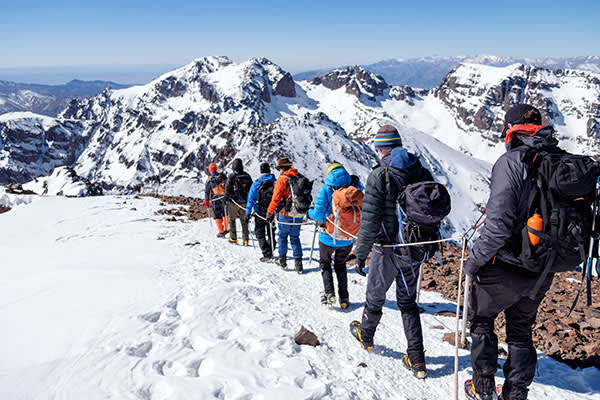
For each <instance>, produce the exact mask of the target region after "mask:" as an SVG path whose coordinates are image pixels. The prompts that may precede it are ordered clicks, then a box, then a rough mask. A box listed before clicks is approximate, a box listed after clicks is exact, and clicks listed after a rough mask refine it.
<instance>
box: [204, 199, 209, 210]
mask: <svg viewBox="0 0 600 400" xmlns="http://www.w3.org/2000/svg"><path fill="white" fill-rule="evenodd" d="M204 208H210V201H208V200H204Z"/></svg>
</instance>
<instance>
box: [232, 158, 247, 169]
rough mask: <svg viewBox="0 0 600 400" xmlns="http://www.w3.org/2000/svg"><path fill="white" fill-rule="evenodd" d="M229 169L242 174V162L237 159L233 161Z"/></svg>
mask: <svg viewBox="0 0 600 400" xmlns="http://www.w3.org/2000/svg"><path fill="white" fill-rule="evenodd" d="M231 169H233V171H234V172H242V171H243V170H244V166H243V165H242V160H240V159H239V158H236V159H235V160H233V162H232V163H231Z"/></svg>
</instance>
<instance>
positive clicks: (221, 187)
mask: <svg viewBox="0 0 600 400" xmlns="http://www.w3.org/2000/svg"><path fill="white" fill-rule="evenodd" d="M215 178H216V179H215ZM217 181H218V182H217ZM210 185H211V186H212V187H211V189H212V196H224V195H225V177H224V176H223V174H219V175H216V176H215V177H213V178H211V182H210ZM212 196H211V197H212Z"/></svg>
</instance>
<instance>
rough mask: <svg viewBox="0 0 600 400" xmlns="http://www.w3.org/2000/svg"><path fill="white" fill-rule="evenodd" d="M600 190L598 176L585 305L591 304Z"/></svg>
mask: <svg viewBox="0 0 600 400" xmlns="http://www.w3.org/2000/svg"><path fill="white" fill-rule="evenodd" d="M599 192H600V177H598V178H597V179H596V195H595V197H594V204H593V206H592V216H593V219H592V234H591V236H590V248H589V251H588V258H587V260H586V265H585V278H586V280H585V285H586V292H587V293H586V304H587V306H588V307H589V306H591V305H592V264H593V257H594V251H593V250H594V243H595V242H596V241H597V240H598V238H599V237H598V236H599V235H598V233H597V232H596V219H598V213H599V211H600V210H599V207H598V193H599Z"/></svg>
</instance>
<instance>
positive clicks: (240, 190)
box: [225, 158, 252, 246]
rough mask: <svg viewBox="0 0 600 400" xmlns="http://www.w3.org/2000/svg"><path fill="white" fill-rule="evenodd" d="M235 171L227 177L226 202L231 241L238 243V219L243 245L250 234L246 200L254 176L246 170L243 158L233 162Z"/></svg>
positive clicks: (247, 240) (232, 167) (232, 166)
mask: <svg viewBox="0 0 600 400" xmlns="http://www.w3.org/2000/svg"><path fill="white" fill-rule="evenodd" d="M231 169H233V172H232V173H231V174H230V175H229V177H228V178H227V183H226V184H225V202H226V204H227V212H228V214H229V243H233V244H237V227H236V222H235V220H236V219H239V220H240V222H241V223H242V240H243V245H244V246H248V242H249V241H250V236H249V234H248V222H247V221H246V218H245V215H246V214H245V211H246V207H245V205H246V200H248V192H249V191H250V186H252V178H251V177H250V175H248V173H246V172H245V171H244V166H243V165H242V160H240V159H239V158H236V159H235V160H233V162H232V163H231Z"/></svg>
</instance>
